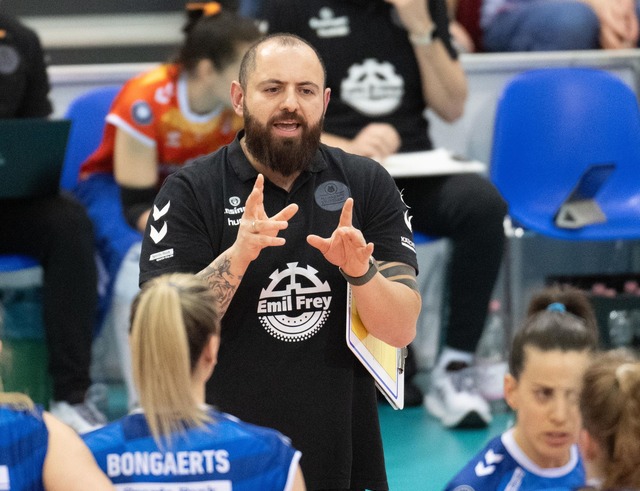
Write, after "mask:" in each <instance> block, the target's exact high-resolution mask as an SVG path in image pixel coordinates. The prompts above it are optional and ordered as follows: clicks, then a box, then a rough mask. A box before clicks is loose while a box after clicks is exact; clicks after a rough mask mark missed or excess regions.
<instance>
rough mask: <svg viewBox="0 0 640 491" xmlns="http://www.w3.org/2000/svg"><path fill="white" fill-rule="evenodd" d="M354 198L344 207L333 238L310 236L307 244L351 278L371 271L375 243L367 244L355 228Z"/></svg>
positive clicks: (332, 235)
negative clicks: (371, 258) (353, 219)
mask: <svg viewBox="0 0 640 491" xmlns="http://www.w3.org/2000/svg"><path fill="white" fill-rule="evenodd" d="M352 217H353V198H348V199H347V201H345V203H344V206H343V207H342V213H340V221H339V223H338V227H337V228H336V229H335V230H334V231H333V233H332V234H331V237H329V238H327V239H323V238H322V237H319V236H317V235H309V236H308V237H307V242H308V243H309V245H311V246H313V247H315V248H316V249H318V250H319V251H320V252H321V253H322V255H323V256H324V257H325V259H326V260H327V261H329V262H330V263H331V264H333V265H335V266H338V267H339V268H340V269H342V271H344V272H345V273H346V274H348V275H350V276H355V277H358V276H362V275H364V274H365V273H366V272H367V270H368V269H369V257H371V254H373V242H369V243H367V242H366V241H365V239H364V236H363V235H362V232H361V231H360V230H358V229H357V228H354V227H353V224H352Z"/></svg>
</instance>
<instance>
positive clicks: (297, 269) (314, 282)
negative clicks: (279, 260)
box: [258, 263, 332, 342]
mask: <svg viewBox="0 0 640 491" xmlns="http://www.w3.org/2000/svg"><path fill="white" fill-rule="evenodd" d="M317 273H318V271H317V270H316V269H314V268H313V267H311V266H308V267H306V268H304V267H302V266H298V263H288V264H287V268H286V269H284V270H282V271H279V270H276V271H274V272H273V273H271V275H270V276H269V278H270V279H271V282H270V283H269V286H267V288H263V289H262V291H261V292H260V300H259V301H258V314H262V315H259V319H260V323H261V324H262V325H263V327H264V328H265V329H266V330H267V332H268V333H269V334H271V335H272V336H273V337H275V338H277V339H279V340H281V341H286V342H295V341H304V340H305V339H309V338H310V337H311V336H313V335H314V334H315V333H317V332H318V331H319V330H320V328H321V327H322V326H323V325H324V323H325V322H326V320H327V318H328V317H329V314H330V312H331V311H330V310H329V307H330V306H331V299H332V296H331V287H330V286H329V283H328V282H326V281H324V282H322V281H320V280H319V279H318V276H317ZM323 294H324V295H323Z"/></svg>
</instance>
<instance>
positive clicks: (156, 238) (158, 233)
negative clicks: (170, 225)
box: [149, 222, 167, 244]
mask: <svg viewBox="0 0 640 491" xmlns="http://www.w3.org/2000/svg"><path fill="white" fill-rule="evenodd" d="M165 235H167V222H164V224H163V225H162V228H161V229H160V230H157V229H156V228H155V227H154V226H153V225H151V230H149V236H150V237H151V240H153V242H155V243H156V244H157V243H158V242H160V241H161V240H162V239H164V236H165Z"/></svg>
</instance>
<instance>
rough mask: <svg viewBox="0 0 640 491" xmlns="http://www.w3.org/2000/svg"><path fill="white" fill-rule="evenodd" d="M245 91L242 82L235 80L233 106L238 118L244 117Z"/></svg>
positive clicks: (232, 97)
mask: <svg viewBox="0 0 640 491" xmlns="http://www.w3.org/2000/svg"><path fill="white" fill-rule="evenodd" d="M243 102H244V91H243V90H242V87H241V86H240V82H238V81H237V80H234V81H233V82H231V105H232V106H233V110H234V111H235V113H236V114H237V115H238V116H241V117H242V116H244V108H243Z"/></svg>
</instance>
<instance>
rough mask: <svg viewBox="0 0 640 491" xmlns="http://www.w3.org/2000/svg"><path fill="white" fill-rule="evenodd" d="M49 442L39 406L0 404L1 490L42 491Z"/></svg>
mask: <svg viewBox="0 0 640 491" xmlns="http://www.w3.org/2000/svg"><path fill="white" fill-rule="evenodd" d="M48 441H49V432H48V430H47V426H46V425H45V423H44V421H43V419H42V408H41V407H40V406H36V407H35V408H34V409H33V410H17V409H13V408H11V407H10V406H0V490H2V491H5V490H11V491H27V490H28V491H39V490H44V485H43V483H42V467H43V466H44V459H45V457H46V455H47V444H48Z"/></svg>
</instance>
